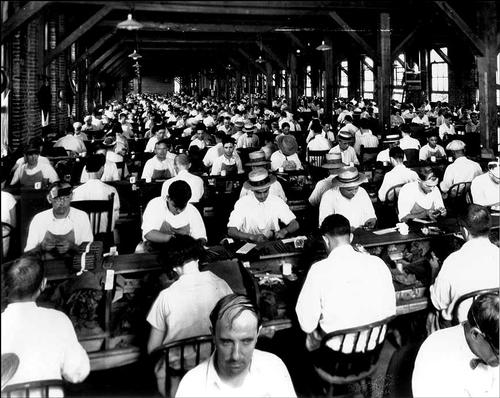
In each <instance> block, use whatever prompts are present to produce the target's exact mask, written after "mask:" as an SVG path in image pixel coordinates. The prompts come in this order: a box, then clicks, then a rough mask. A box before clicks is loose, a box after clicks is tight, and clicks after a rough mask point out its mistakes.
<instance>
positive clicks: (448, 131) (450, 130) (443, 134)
mask: <svg viewBox="0 0 500 398" xmlns="http://www.w3.org/2000/svg"><path fill="white" fill-rule="evenodd" d="M452 117H453V115H452V114H451V113H445V114H444V123H443V124H441V125H440V126H439V138H441V140H446V139H447V138H448V136H449V135H455V134H456V133H455V127H453V124H451V118H452Z"/></svg>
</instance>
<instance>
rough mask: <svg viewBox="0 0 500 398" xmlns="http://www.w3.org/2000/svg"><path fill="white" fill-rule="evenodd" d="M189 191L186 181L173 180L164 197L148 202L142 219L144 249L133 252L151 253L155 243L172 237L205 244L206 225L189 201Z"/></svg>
mask: <svg viewBox="0 0 500 398" xmlns="http://www.w3.org/2000/svg"><path fill="white" fill-rule="evenodd" d="M190 198H191V188H190V187H189V184H188V183H187V182H186V181H182V180H179V181H174V182H173V183H172V184H171V185H170V187H169V188H168V194H167V196H166V197H162V196H158V197H157V198H154V199H151V200H150V201H149V203H148V205H147V206H146V210H145V211H144V214H143V216H142V227H141V228H142V238H143V239H144V241H145V242H146V243H145V244H144V247H139V248H138V249H137V250H136V251H137V252H139V251H143V250H154V249H157V248H158V245H157V244H161V243H165V242H168V241H169V240H170V239H172V237H173V236H175V235H189V236H191V237H193V238H194V239H200V240H202V241H203V242H206V241H207V232H206V229H205V224H204V223H203V219H202V218H201V215H200V212H199V211H198V209H196V207H194V206H193V205H192V204H191V203H188V202H189V199H190Z"/></svg>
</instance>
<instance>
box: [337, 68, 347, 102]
mask: <svg viewBox="0 0 500 398" xmlns="http://www.w3.org/2000/svg"><path fill="white" fill-rule="evenodd" d="M347 73H348V63H347V60H344V61H342V62H341V63H340V71H339V74H340V79H339V82H340V85H339V98H347V87H348V86H349V76H348V75H347Z"/></svg>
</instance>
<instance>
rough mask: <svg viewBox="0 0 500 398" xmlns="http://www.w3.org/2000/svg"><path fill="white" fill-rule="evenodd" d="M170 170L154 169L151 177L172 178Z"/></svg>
mask: <svg viewBox="0 0 500 398" xmlns="http://www.w3.org/2000/svg"><path fill="white" fill-rule="evenodd" d="M170 177H171V175H170V171H168V170H167V169H165V170H156V169H155V170H153V176H152V177H151V179H152V180H166V179H168V178H170Z"/></svg>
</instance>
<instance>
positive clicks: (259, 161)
mask: <svg viewBox="0 0 500 398" xmlns="http://www.w3.org/2000/svg"><path fill="white" fill-rule="evenodd" d="M269 163H271V162H270V161H269V160H266V154H265V152H264V151H255V152H250V153H249V154H248V163H245V166H253V167H255V166H263V165H265V164H269Z"/></svg>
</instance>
